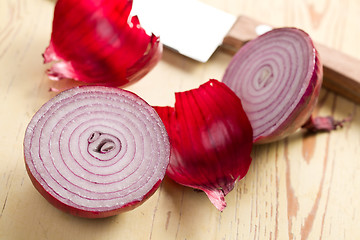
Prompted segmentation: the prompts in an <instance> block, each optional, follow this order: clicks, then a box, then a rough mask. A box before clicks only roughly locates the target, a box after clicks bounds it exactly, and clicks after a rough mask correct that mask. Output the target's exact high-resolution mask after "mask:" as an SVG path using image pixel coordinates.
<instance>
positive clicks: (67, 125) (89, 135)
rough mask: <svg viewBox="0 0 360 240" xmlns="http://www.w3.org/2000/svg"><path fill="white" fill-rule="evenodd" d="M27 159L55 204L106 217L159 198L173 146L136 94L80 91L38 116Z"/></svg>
mask: <svg viewBox="0 0 360 240" xmlns="http://www.w3.org/2000/svg"><path fill="white" fill-rule="evenodd" d="M24 155H25V163H26V168H27V171H28V174H29V176H30V178H31V180H32V182H33V184H34V186H35V187H36V189H37V190H38V191H39V192H40V193H41V194H42V195H43V196H44V197H45V198H46V199H47V200H48V201H49V202H51V203H52V204H53V205H55V206H56V207H58V208H60V209H62V210H64V211H66V212H69V213H71V214H73V215H76V216H81V217H88V218H100V217H108V216H112V215H115V214H117V213H119V212H121V211H124V210H129V209H132V208H134V207H136V206H138V205H140V204H141V203H142V202H143V201H144V200H145V199H146V198H148V197H149V196H150V195H151V194H153V193H154V192H155V190H156V189H157V188H158V187H159V184H160V182H161V181H162V179H163V178H164V175H165V171H166V168H167V165H168V163H169V155H170V145H169V140H168V135H167V132H166V129H165V127H164V125H163V123H162V121H161V119H160V118H159V116H158V115H157V113H156V111H155V110H154V109H153V108H152V107H151V106H149V105H148V104H147V103H146V102H145V101H143V100H142V99H141V98H140V97H138V96H137V95H135V94H133V93H130V92H128V91H125V90H121V89H117V88H107V87H77V88H73V89H70V90H68V91H64V92H62V93H60V94H59V95H57V96H56V97H54V98H53V99H51V100H50V101H49V102H47V103H46V104H45V105H43V106H42V107H41V108H40V110H39V111H38V112H37V113H36V114H35V115H34V117H33V118H32V120H31V122H30V123H29V125H28V128H27V130H26V134H25V139H24Z"/></svg>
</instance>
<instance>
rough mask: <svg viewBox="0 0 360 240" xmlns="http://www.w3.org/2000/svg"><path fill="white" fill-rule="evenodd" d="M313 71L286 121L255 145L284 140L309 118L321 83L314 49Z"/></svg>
mask: <svg viewBox="0 0 360 240" xmlns="http://www.w3.org/2000/svg"><path fill="white" fill-rule="evenodd" d="M314 52H315V57H314V62H315V64H314V69H313V74H312V77H311V80H310V83H309V85H308V87H307V89H306V91H305V93H304V95H303V97H302V98H301V100H300V102H299V103H298V104H297V106H296V107H295V109H294V111H293V112H292V113H291V114H290V116H289V117H288V118H287V120H286V121H285V122H284V123H283V124H281V125H280V126H279V128H278V129H277V130H276V131H274V132H273V133H272V134H271V135H268V136H261V137H259V138H257V139H254V143H255V144H263V143H270V142H275V141H278V140H281V139H283V138H286V137H287V136H289V135H291V134H293V133H294V132H296V131H297V130H298V129H299V128H301V126H303V125H304V124H305V123H306V122H307V121H308V120H309V118H310V117H311V114H312V112H313V110H314V108H315V106H316V104H317V102H318V98H319V94H320V89H321V86H322V82H323V66H322V63H321V60H320V57H319V53H318V51H317V50H316V49H315V47H314Z"/></svg>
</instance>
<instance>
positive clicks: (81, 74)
mask: <svg viewBox="0 0 360 240" xmlns="http://www.w3.org/2000/svg"><path fill="white" fill-rule="evenodd" d="M131 7H132V1H131V0H58V1H57V3H56V6H55V11H54V19H53V25H52V34H51V41H50V44H49V46H48V47H47V49H46V51H45V53H44V54H43V56H44V62H45V63H48V62H51V61H56V62H55V63H54V64H53V65H52V67H51V69H50V70H49V71H48V75H49V77H50V78H51V79H54V80H58V79H61V78H71V79H75V80H79V81H82V82H87V83H96V84H103V85H108V86H121V85H124V84H127V83H129V82H131V81H136V80H139V79H140V78H142V77H143V76H144V75H146V74H147V73H148V72H149V71H150V70H151V69H152V68H153V67H154V66H155V65H156V64H157V62H158V61H159V60H160V58H161V55H162V44H161V43H160V41H159V38H158V37H156V36H154V35H152V36H149V35H147V34H146V32H145V30H144V29H143V28H141V26H140V23H139V20H138V18H137V17H136V16H134V17H131V16H129V14H130V11H131Z"/></svg>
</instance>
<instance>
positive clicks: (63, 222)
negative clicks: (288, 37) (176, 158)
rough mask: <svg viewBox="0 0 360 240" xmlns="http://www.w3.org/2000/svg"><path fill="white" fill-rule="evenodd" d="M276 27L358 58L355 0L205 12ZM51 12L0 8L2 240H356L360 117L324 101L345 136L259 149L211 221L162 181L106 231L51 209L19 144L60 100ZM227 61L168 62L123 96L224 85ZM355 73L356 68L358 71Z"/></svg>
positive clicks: (337, 101) (103, 225)
mask: <svg viewBox="0 0 360 240" xmlns="http://www.w3.org/2000/svg"><path fill="white" fill-rule="evenodd" d="M203 1H204V2H207V3H208V4H211V5H213V6H216V7H218V8H221V9H223V10H226V11H228V12H231V13H233V14H244V15H248V16H251V17H253V18H255V19H257V20H259V21H262V22H266V23H269V24H271V25H273V26H297V27H300V28H302V29H304V30H305V31H307V32H308V33H309V34H310V35H311V36H312V37H313V39H314V40H315V41H317V42H320V43H323V44H325V45H328V46H330V47H333V48H335V49H338V50H339V51H342V52H344V53H347V54H349V55H351V56H353V57H357V58H360V44H359V40H360V28H359V27H360V1H359V0H326V1H325V0H324V1H315V0H307V1H304V0H293V1H288V0H272V1H260V0H251V1H249V0H222V1H218V0H203ZM54 5H55V0H1V1H0V74H1V75H0V113H1V118H0V126H1V131H0V239H1V240H3V239H4V240H19V239H24V240H25V239H26V240H42V239H51V240H56V239H66V240H68V239H76V240H81V239H87V240H89V239H101V240H102V239H156V240H157V239H166V240H168V239H226V240H230V239H336V240H340V239H360V148H359V147H360V106H359V105H356V104H354V103H353V102H350V101H348V100H346V99H345V98H343V97H340V96H337V95H335V94H333V93H332V92H330V91H327V90H325V89H322V91H321V96H320V101H319V104H318V106H317V109H316V111H315V114H317V115H332V116H334V117H335V118H338V119H342V118H345V117H348V116H349V115H352V116H353V121H352V122H351V123H349V124H346V125H345V127H344V128H343V129H340V130H337V131H334V132H331V133H321V134H318V135H316V136H313V135H305V134H303V133H301V132H300V133H297V134H294V135H293V136H291V137H289V138H287V139H285V140H282V141H279V142H275V143H272V144H267V145H261V146H256V147H255V148H254V150H253V153H252V156H253V162H252V164H251V167H250V170H249V172H248V174H247V176H246V177H245V178H244V179H243V180H241V181H240V182H238V183H237V185H236V187H235V189H234V190H233V191H232V192H231V193H230V194H229V195H228V196H227V197H226V200H227V203H228V206H227V208H226V209H225V210H224V211H223V212H222V213H220V212H218V211H217V210H216V209H215V208H214V207H213V206H212V205H211V203H210V201H208V199H207V197H206V196H205V194H203V193H199V192H195V191H193V190H192V189H190V188H186V187H182V186H180V185H177V184H176V183H174V182H172V181H171V180H169V179H165V181H164V182H163V183H162V185H161V188H160V189H158V191H157V192H156V193H155V194H154V195H153V196H152V197H151V198H150V199H149V200H148V201H146V202H145V203H144V204H143V205H142V206H140V207H139V208H137V209H135V210H133V211H130V212H127V213H124V214H121V215H118V216H115V217H111V218H107V219H98V220H88V219H81V218H76V217H73V216H71V215H68V214H66V213H63V212H61V211H59V210H57V209H55V208H54V207H52V206H51V205H50V204H49V203H48V202H47V201H46V200H44V199H43V198H42V197H41V196H40V194H39V193H38V192H37V191H36V190H35V188H34V187H33V186H32V184H31V182H30V180H29V177H28V175H27V173H26V170H25V166H24V160H23V148H22V142H23V137H24V131H25V129H26V126H27V124H28V123H29V121H30V119H31V117H32V115H33V114H34V113H35V111H36V110H37V109H38V108H39V107H40V106H41V105H42V104H44V103H45V102H46V101H47V100H49V99H50V98H51V97H53V96H54V95H55V94H56V93H54V92H49V91H48V89H49V87H57V88H59V87H60V88H63V87H65V86H72V84H73V82H72V81H65V82H62V83H54V82H52V81H50V80H49V79H48V77H47V75H46V74H45V70H46V69H47V68H48V67H49V66H45V65H43V64H42V57H41V53H42V52H43V51H44V49H45V47H46V46H47V44H48V43H49V39H50V32H51V21H52V14H53V8H54ZM230 59H231V56H230V55H229V54H227V53H225V52H223V51H221V50H219V51H217V52H216V53H215V54H214V56H213V57H212V58H211V60H210V61H209V62H208V63H205V64H202V63H198V62H195V61H192V60H190V59H187V58H185V57H182V56H180V55H178V54H175V53H173V52H171V51H169V50H167V49H166V50H165V51H164V54H163V59H162V60H161V61H160V63H159V64H158V65H157V66H156V68H155V69H154V70H153V71H152V72H151V73H150V74H148V75H147V76H146V77H145V78H143V79H142V80H141V81H139V82H137V83H135V84H133V85H130V86H128V87H126V88H127V89H128V90H131V91H133V92H135V93H137V94H138V95H140V96H141V97H143V98H144V99H145V100H146V101H148V102H149V103H150V104H153V105H169V104H172V103H173V102H174V95H173V93H174V92H175V91H183V90H188V89H191V88H195V87H197V86H199V85H200V84H201V83H203V82H205V81H207V80H208V79H209V78H216V79H221V77H222V75H223V73H224V70H225V68H226V66H227V64H228V63H229V61H230ZM359 67H360V66H359Z"/></svg>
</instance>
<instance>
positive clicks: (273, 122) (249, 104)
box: [222, 28, 323, 143]
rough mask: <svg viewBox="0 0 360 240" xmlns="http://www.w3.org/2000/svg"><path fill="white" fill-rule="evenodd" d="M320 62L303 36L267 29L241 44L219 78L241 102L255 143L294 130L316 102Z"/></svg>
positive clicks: (299, 32) (294, 31) (293, 30)
mask: <svg viewBox="0 0 360 240" xmlns="http://www.w3.org/2000/svg"><path fill="white" fill-rule="evenodd" d="M322 76H323V70H322V64H321V61H320V59H319V55H318V52H317V50H316V49H315V47H314V44H313V42H312V40H311V38H310V37H309V35H308V34H307V33H305V32H304V31H302V30H300V29H296V28H278V29H274V30H271V31H269V32H267V33H265V34H263V35H261V36H259V37H258V38H256V39H254V40H252V41H250V42H248V43H247V44H245V45H244V46H243V47H242V48H241V49H240V50H239V51H238V52H237V53H236V54H235V56H234V57H233V59H232V60H231V62H230V64H229V66H228V67H227V69H226V72H225V74H224V76H223V80H222V81H223V82H224V83H225V84H226V85H228V86H229V87H230V88H231V89H232V90H233V91H234V92H235V93H236V94H237V95H238V96H239V98H240V99H241V101H242V104H243V107H244V110H245V112H246V114H247V116H248V118H249V120H250V122H251V125H252V127H253V131H254V142H255V143H266V142H272V141H276V140H278V139H281V138H284V137H286V136H288V135H290V134H291V133H293V132H295V131H296V130H297V129H299V128H300V127H301V126H302V125H303V124H304V123H305V122H306V121H307V120H308V119H309V118H310V115H311V113H312V111H313V109H314V107H315V105H316V103H317V100H318V96H319V92H320V88H321V84H322Z"/></svg>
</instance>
